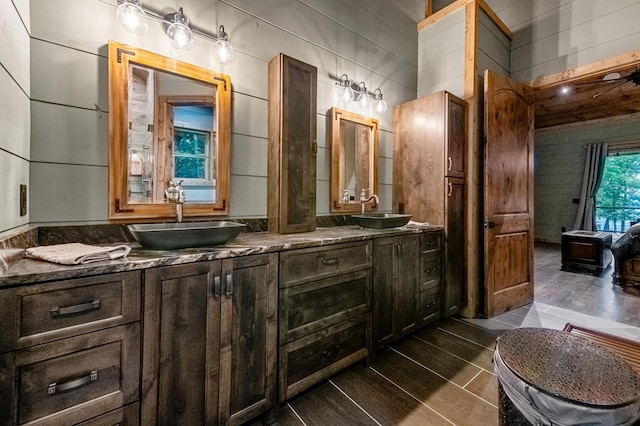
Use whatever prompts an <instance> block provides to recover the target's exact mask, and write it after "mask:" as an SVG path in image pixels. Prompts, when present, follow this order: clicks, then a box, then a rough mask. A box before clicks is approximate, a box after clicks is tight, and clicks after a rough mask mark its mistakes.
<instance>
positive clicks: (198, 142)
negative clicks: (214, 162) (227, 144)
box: [173, 127, 211, 185]
mask: <svg viewBox="0 0 640 426" xmlns="http://www.w3.org/2000/svg"><path fill="white" fill-rule="evenodd" d="M210 145H211V132H204V131H200V130H193V129H184V128H179V127H176V128H175V146H174V149H173V160H174V167H175V169H174V173H173V176H174V178H175V179H176V180H184V182H185V184H186V185H194V184H201V185H202V184H211V176H210V175H211V172H210V171H211V167H210V165H209V162H210V160H209V158H210V155H209V146H210Z"/></svg>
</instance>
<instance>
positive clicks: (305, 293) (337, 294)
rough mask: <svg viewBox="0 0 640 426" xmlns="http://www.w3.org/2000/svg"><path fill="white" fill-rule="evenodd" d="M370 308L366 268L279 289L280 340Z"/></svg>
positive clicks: (285, 339)
mask: <svg viewBox="0 0 640 426" xmlns="http://www.w3.org/2000/svg"><path fill="white" fill-rule="evenodd" d="M370 310H371V271H370V270H369V269H366V270H362V271H356V272H351V273H349V274H343V275H339V276H337V277H332V278H325V279H324V280H319V281H313V282H310V283H307V284H304V285H299V286H296V287H288V288H284V289H281V290H280V342H281V343H284V342H290V341H292V340H295V339H298V338H300V337H302V336H305V335H307V334H311V333H314V332H317V331H320V330H322V329H323V328H326V327H328V326H331V325H334V324H337V323H339V322H342V321H345V320H347V319H349V318H351V317H354V316H356V315H360V314H363V313H365V312H368V311H370Z"/></svg>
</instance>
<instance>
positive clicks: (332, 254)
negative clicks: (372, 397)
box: [279, 241, 372, 401]
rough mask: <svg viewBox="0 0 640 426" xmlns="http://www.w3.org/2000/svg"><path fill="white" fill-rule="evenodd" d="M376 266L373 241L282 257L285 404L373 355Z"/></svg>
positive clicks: (281, 355)
mask: <svg viewBox="0 0 640 426" xmlns="http://www.w3.org/2000/svg"><path fill="white" fill-rule="evenodd" d="M371 265H372V248H371V242H370V241H367V242H356V243H345V244H336V245H332V246H327V247H321V248H309V249H300V250H294V251H288V252H283V253H281V254H280V307H279V311H280V321H279V322H280V325H279V342H280V343H279V344H280V351H279V379H280V380H279V397H280V401H284V400H286V399H289V398H291V397H292V396H294V395H296V394H298V393H300V392H301V391H303V390H305V389H307V388H309V387H311V386H312V385H314V384H316V383H318V382H320V381H321V380H323V379H325V378H327V377H329V376H331V375H332V374H335V373H337V372H338V371H340V370H342V369H343V368H345V367H347V366H349V365H351V364H353V363H354V362H357V361H359V360H361V359H363V358H366V357H367V356H368V355H369V353H370V350H371V349H370V348H371Z"/></svg>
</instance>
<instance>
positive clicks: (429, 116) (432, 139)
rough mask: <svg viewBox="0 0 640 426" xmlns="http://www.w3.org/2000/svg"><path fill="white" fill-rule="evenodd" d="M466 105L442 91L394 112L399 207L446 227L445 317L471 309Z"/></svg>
mask: <svg viewBox="0 0 640 426" xmlns="http://www.w3.org/2000/svg"><path fill="white" fill-rule="evenodd" d="M466 114H467V112H466V102H465V101H464V100H462V99H459V98H457V97H456V96H454V95H452V94H450V93H448V92H444V91H443V92H437V93H434V94H431V95H427V96H424V97H421V98H418V99H415V100H413V101H410V102H407V103H404V104H402V105H398V106H396V107H395V108H394V113H393V130H394V132H393V206H394V209H396V210H398V211H399V212H404V213H407V214H411V215H412V216H413V218H412V219H413V220H415V221H418V222H429V223H430V224H431V225H438V226H443V227H444V246H443V248H444V259H445V261H444V268H445V269H444V282H443V289H442V292H443V306H442V312H443V314H444V315H447V316H448V315H452V314H454V313H456V312H457V311H459V310H460V309H461V308H462V307H464V306H465V305H466V299H467V296H466V266H465V265H466V257H465V252H466V245H465V204H466V203H465V199H466V174H465V173H466V168H467V167H466V163H467V161H466V151H467V142H466V140H467V138H466V134H465V125H466Z"/></svg>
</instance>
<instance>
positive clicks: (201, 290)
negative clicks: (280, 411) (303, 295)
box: [141, 254, 278, 425]
mask: <svg viewBox="0 0 640 426" xmlns="http://www.w3.org/2000/svg"><path fill="white" fill-rule="evenodd" d="M277 256H278V255H277V254H263V255H254V256H245V257H239V258H232V259H224V260H216V261H210V262H199V263H193V264H188V265H179V266H167V267H160V268H153V269H149V270H147V271H145V282H144V298H145V300H144V327H143V342H144V343H143V356H142V410H141V423H142V424H158V425H176V424H241V423H244V422H246V421H248V420H250V419H252V418H254V417H256V416H259V415H261V414H264V413H265V412H267V411H268V410H270V409H272V408H274V407H275V403H276V394H275V392H276V362H277V310H276V303H277V278H278V277H277V267H278V262H277Z"/></svg>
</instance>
